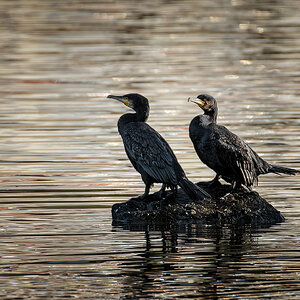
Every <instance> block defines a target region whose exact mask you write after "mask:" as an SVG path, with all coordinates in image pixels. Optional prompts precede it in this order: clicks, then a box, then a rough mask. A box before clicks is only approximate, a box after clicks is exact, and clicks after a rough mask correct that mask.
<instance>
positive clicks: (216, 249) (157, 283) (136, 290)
mask: <svg viewBox="0 0 300 300" xmlns="http://www.w3.org/2000/svg"><path fill="white" fill-rule="evenodd" d="M177 230H178V229H176V228H171V229H170V230H168V231H164V230H162V231H161V235H160V238H159V237H158V234H157V233H151V232H149V231H148V230H146V231H145V239H146V241H145V242H146V247H145V252H144V253H141V254H140V255H139V256H138V257H136V258H135V260H134V261H131V260H130V261H125V262H124V263H122V264H121V266H122V269H123V272H122V275H123V276H125V278H126V279H125V280H124V282H123V286H124V290H123V292H122V294H123V295H134V296H135V297H137V298H139V297H150V298H151V297H156V296H158V295H160V294H161V296H162V297H172V296H176V297H183V296H185V297H187V296H194V297H196V296H198V297H200V296H201V297H209V298H210V299H215V298H217V297H218V296H219V295H220V294H223V293H224V292H225V294H226V290H228V289H229V290H230V289H231V290H232V288H230V285H231V283H232V281H233V278H234V280H241V278H240V276H239V270H241V268H243V269H244V270H243V272H247V271H248V270H247V269H248V267H247V266H244V267H243V262H244V263H245V259H244V258H243V257H244V255H247V253H249V252H250V251H251V250H252V248H255V245H253V244H254V242H253V237H252V233H251V230H250V228H243V229H241V230H237V228H235V230H230V229H228V228H223V229H222V228H220V229H216V228H212V227H211V228H210V227H203V226H200V225H198V226H197V225H189V226H187V228H181V232H177ZM184 230H185V231H186V232H184ZM178 235H179V236H178ZM178 239H179V240H180V242H178ZM177 252H181V256H180V257H176V253H177ZM241 281H243V280H241ZM232 292H233V291H232ZM235 292H236V291H234V293H235ZM246 292H247V293H249V294H251V293H252V292H251V290H244V293H246Z"/></svg>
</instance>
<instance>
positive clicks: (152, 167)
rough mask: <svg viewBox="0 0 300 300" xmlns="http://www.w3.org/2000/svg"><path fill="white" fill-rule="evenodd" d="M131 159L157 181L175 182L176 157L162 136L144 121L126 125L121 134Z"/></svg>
mask: <svg viewBox="0 0 300 300" xmlns="http://www.w3.org/2000/svg"><path fill="white" fill-rule="evenodd" d="M122 137H123V141H124V146H125V150H126V152H127V154H128V156H129V158H130V160H131V161H134V163H135V164H136V166H138V168H141V169H142V170H143V171H145V172H146V173H147V174H148V175H150V176H151V177H152V178H153V179H155V180H156V181H157V182H165V183H172V184H177V176H176V168H177V169H178V167H179V168H180V166H179V164H178V162H177V159H176V157H175V155H174V153H173V151H172V149H171V148H170V146H169V144H168V143H167V142H166V141H165V140H164V138H163V137H162V136H161V135H160V134H159V133H158V132H156V131H155V130H154V129H153V128H151V127H150V126H149V125H148V124H146V123H132V124H131V125H128V126H127V128H126V131H125V132H124V134H123V135H122Z"/></svg>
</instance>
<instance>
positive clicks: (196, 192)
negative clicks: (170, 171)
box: [179, 177, 211, 200]
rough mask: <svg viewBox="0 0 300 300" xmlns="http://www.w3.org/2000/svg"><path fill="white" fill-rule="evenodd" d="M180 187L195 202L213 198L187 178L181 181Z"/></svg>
mask: <svg viewBox="0 0 300 300" xmlns="http://www.w3.org/2000/svg"><path fill="white" fill-rule="evenodd" d="M179 186H180V187H181V188H182V189H183V190H184V191H185V192H186V194H187V195H188V196H189V197H190V198H191V199H193V200H199V199H200V200H202V199H204V198H211V195H210V194H208V193H207V192H205V191H204V190H203V189H201V188H200V187H198V186H197V185H195V184H194V183H192V182H191V181H190V180H188V179H187V178H186V177H184V178H182V179H181V180H180V181H179Z"/></svg>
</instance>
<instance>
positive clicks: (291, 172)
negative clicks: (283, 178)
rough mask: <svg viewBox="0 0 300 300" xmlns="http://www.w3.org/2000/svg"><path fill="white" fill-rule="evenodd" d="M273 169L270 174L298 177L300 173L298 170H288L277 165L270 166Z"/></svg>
mask: <svg viewBox="0 0 300 300" xmlns="http://www.w3.org/2000/svg"><path fill="white" fill-rule="evenodd" d="M270 166H271V168H270V169H269V172H272V173H276V174H280V173H282V174H288V175H296V174H297V173H300V171H298V170H296V169H291V168H286V167H279V166H275V165H270Z"/></svg>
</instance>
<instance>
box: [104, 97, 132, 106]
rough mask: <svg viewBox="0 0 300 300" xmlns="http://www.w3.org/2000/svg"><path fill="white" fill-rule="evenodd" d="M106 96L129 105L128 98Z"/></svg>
mask: <svg viewBox="0 0 300 300" xmlns="http://www.w3.org/2000/svg"><path fill="white" fill-rule="evenodd" d="M107 98H111V99H115V100H118V101H120V102H122V103H123V104H125V105H126V106H128V105H129V101H128V99H124V98H123V97H122V96H114V95H108V96H107Z"/></svg>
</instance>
